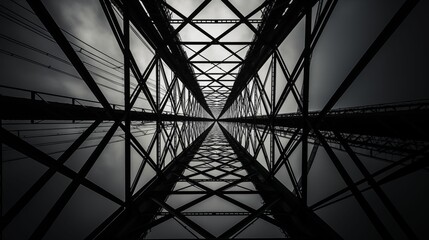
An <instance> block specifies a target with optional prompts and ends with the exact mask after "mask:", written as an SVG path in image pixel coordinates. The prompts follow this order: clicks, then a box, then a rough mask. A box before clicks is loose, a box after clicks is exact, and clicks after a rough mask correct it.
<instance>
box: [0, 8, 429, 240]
mask: <svg viewBox="0 0 429 240" xmlns="http://www.w3.org/2000/svg"><path fill="white" fill-rule="evenodd" d="M214 1H217V2H218V4H221V5H222V6H223V7H224V8H225V9H228V11H230V14H232V15H233V16H234V18H228V19H226V18H210V17H208V18H201V17H199V16H200V14H201V13H203V12H204V11H205V10H206V9H207V8H208V6H210V4H211V3H212V2H214ZM27 3H28V6H29V9H27V10H28V11H32V12H33V13H34V14H35V16H37V18H38V19H39V20H40V22H41V23H42V24H43V27H41V28H40V29H38V30H37V31H39V32H38V33H41V34H44V36H45V37H46V38H49V39H50V40H51V41H52V42H54V43H55V44H56V45H57V46H59V48H60V49H61V51H62V53H63V56H64V57H63V58H62V59H61V58H60V57H55V58H56V59H55V60H61V61H63V62H65V63H67V64H69V66H72V67H73V68H74V70H75V71H76V73H77V75H78V76H77V75H76V76H77V77H78V78H81V79H82V80H83V82H84V83H85V85H86V87H87V88H88V89H90V91H91V93H92V94H93V96H94V97H95V99H94V100H91V99H90V98H88V99H85V98H79V97H69V96H65V95H63V94H57V93H56V92H49V93H47V92H41V91H35V90H33V89H32V88H31V86H29V87H28V88H25V89H24V88H20V87H13V86H5V85H3V84H2V85H1V88H2V93H1V103H0V104H1V109H0V111H1V123H2V128H1V134H0V136H1V146H2V169H3V170H2V171H4V169H5V168H4V166H5V165H6V164H9V162H13V161H16V160H20V159H21V160H22V159H27V160H28V159H30V160H28V161H35V162H37V163H38V164H41V165H43V166H44V167H45V171H44V172H43V173H41V174H40V176H39V177H38V178H36V179H34V181H32V184H31V186H29V187H28V188H27V189H26V190H25V191H24V192H23V193H22V194H21V195H20V196H19V197H18V198H17V199H16V201H14V202H13V204H11V206H9V207H8V208H7V209H3V215H2V231H6V230H7V229H8V227H10V225H12V224H13V223H14V221H15V222H16V221H17V220H16V219H18V218H19V216H20V214H22V212H24V211H26V210H25V209H26V208H27V207H28V206H32V205H31V204H32V202H33V201H35V200H34V199H36V198H37V196H38V195H39V194H40V192H42V191H43V189H45V188H46V186H47V185H48V184H49V183H51V182H52V181H53V179H56V178H55V177H56V176H58V175H61V177H64V178H66V179H67V181H66V183H65V184H64V186H63V187H62V188H60V190H58V191H60V193H59V194H58V196H57V197H56V198H55V200H51V201H53V203H52V204H51V205H50V206H49V208H48V210H46V212H44V213H43V214H42V215H41V217H40V219H39V221H38V222H37V223H36V225H35V227H34V228H32V230H31V233H30V234H29V235H28V237H29V238H30V239H44V238H45V237H46V236H47V234H48V233H49V231H51V230H52V228H55V227H56V225H55V224H56V223H57V222H58V219H59V217H60V216H61V214H63V212H65V211H66V210H65V209H67V207H68V206H69V205H70V204H71V202H72V201H73V200H72V199H74V197H75V196H76V195H77V193H78V192H80V191H81V189H83V188H84V189H85V190H86V191H91V192H92V193H94V194H96V195H97V196H98V197H100V198H102V199H104V200H105V201H107V202H109V203H110V204H112V205H114V206H115V209H114V210H113V211H110V212H108V214H107V215H106V214H104V215H105V216H106V217H104V218H103V219H102V221H98V223H97V226H95V227H93V228H91V229H90V231H88V233H87V234H86V235H85V239H151V238H157V239H162V238H166V239H167V238H168V239H195V238H197V239H199V238H202V239H230V238H237V239H342V238H343V237H342V236H341V234H339V229H336V226H335V225H331V224H328V222H327V221H326V220H325V219H324V217H321V216H320V214H318V212H317V210H320V209H324V208H326V207H329V206H331V205H334V204H336V203H338V202H341V201H343V200H347V199H353V200H354V201H355V202H356V206H357V207H358V208H359V211H361V213H363V215H364V216H365V218H366V219H367V220H368V222H369V223H370V226H371V228H373V229H374V230H375V232H377V236H378V237H380V238H381V239H402V238H406V239H418V238H419V237H418V234H417V233H416V231H415V229H414V227H413V226H412V224H410V222H409V221H408V220H407V218H406V217H404V216H403V212H401V211H400V210H399V209H398V208H397V207H396V204H395V200H394V199H392V198H391V197H390V196H389V194H387V193H386V191H385V188H384V187H383V186H385V185H387V184H388V183H392V182H394V181H395V180H398V179H401V178H403V177H404V176H408V175H411V174H414V173H415V172H417V171H427V169H426V167H427V165H428V161H427V159H426V158H427V156H428V150H429V137H428V136H429V128H428V122H429V103H428V102H427V101H417V102H416V101H414V102H400V103H394V104H379V105H368V106H357V107H348V108H336V107H335V106H336V104H337V103H338V101H339V100H340V99H341V98H342V97H343V95H344V94H345V92H346V91H347V90H348V89H349V88H350V86H351V85H352V83H353V82H354V81H355V80H356V79H357V78H358V77H359V75H360V74H361V72H363V71H364V70H365V69H366V67H367V66H368V65H369V64H370V63H371V60H372V59H373V58H374V57H375V56H376V55H377V53H378V52H379V51H380V50H381V49H382V48H383V46H384V45H385V43H386V42H388V40H389V39H390V38H391V36H392V35H393V34H394V33H395V31H396V30H397V29H398V28H399V26H401V24H402V23H403V22H404V20H406V19H407V17H408V15H409V14H410V13H411V12H412V11H413V10H414V8H415V6H416V5H417V3H418V1H415V0H405V1H403V3H401V6H400V7H399V8H398V9H397V10H396V11H395V12H394V14H392V16H391V17H390V20H389V21H388V22H387V23H386V24H385V26H384V27H383V28H382V29H381V31H380V32H379V33H378V34H377V36H376V37H375V38H374V39H373V41H372V42H371V43H370V44H369V45H368V46H367V48H366V49H365V51H364V52H363V53H362V54H361V57H360V58H359V59H358V60H357V61H356V64H355V65H354V66H353V67H352V68H351V69H349V70H348V74H347V75H346V77H345V78H344V79H343V80H342V82H341V83H340V84H339V85H338V86H337V87H336V89H335V91H334V92H333V94H332V95H331V96H329V98H328V101H327V102H326V104H325V105H324V106H323V107H322V108H321V109H320V110H318V111H312V110H311V108H310V106H309V103H310V86H311V84H312V82H313V81H314V80H313V79H314V78H315V77H314V76H312V75H311V65H312V56H313V53H314V50H315V48H316V47H317V46H318V45H317V43H318V41H319V39H321V38H322V35H323V33H324V29H325V27H326V25H327V24H328V22H329V19H330V17H331V15H332V14H333V12H335V10H336V6H337V3H338V1H337V0H302V1H298V0H295V1H294V0H290V1H289V0H264V1H258V4H256V5H255V6H254V7H253V8H252V9H250V10H249V11H248V12H243V11H242V10H240V9H239V8H237V7H236V5H235V4H236V3H235V1H232V0H219V1H218V0H213V1H212V0H203V1H200V2H199V3H198V4H197V6H196V8H195V9H194V10H192V11H191V12H189V13H184V12H183V10H180V9H178V8H177V7H175V6H174V5H173V4H172V3H171V1H166V0H159V1H154V0H130V1H122V0H100V1H99V3H97V5H98V6H99V7H100V9H102V12H103V14H104V16H103V18H105V19H106V20H107V24H108V26H109V27H110V29H109V31H110V32H111V33H112V34H113V36H114V38H115V40H116V43H117V47H118V49H119V51H120V52H121V54H122V57H123V61H122V62H120V64H119V65H121V64H122V65H121V66H116V67H111V68H112V69H114V70H115V71H117V72H119V74H120V82H119V85H118V84H117V85H116V89H120V90H119V91H120V94H121V98H122V99H121V101H123V104H116V103H114V102H113V101H112V100H111V98H110V97H108V96H106V94H105V91H104V90H105V88H106V85H102V84H101V83H100V73H99V72H97V71H101V70H103V69H101V68H98V70H97V69H95V68H94V65H91V63H90V62H88V59H92V60H91V61H99V60H98V59H102V58H101V57H99V56H98V55H91V52H90V51H89V50H87V49H89V48H88V47H90V46H89V45H87V46H86V47H87V48H85V47H82V46H79V45H78V44H76V42H75V40H76V39H72V37H71V35H70V33H69V32H67V31H66V30H64V29H62V28H60V26H59V24H58V23H57V22H56V21H55V20H54V19H55V17H54V16H53V15H52V14H53V13H52V11H51V10H48V8H47V7H46V6H45V3H43V2H42V1H40V0H27ZM30 8H31V9H30ZM2 9H3V10H4V9H6V8H3V5H2ZM3 10H1V11H2V12H1V13H2V14H6V12H4V11H3ZM7 14H10V15H7V16H9V18H10V19H13V12H8V13H7ZM203 16H204V15H203ZM17 19H19V18H17ZM17 21H18V20H17ZM19 21H24V20H22V19H21V20H19ZM26 24H27V25H25V26H31V23H26ZM220 26H222V31H220V32H221V33H220V34H219V35H213V34H212V33H210V31H209V30H208V29H210V28H217V27H219V28H220ZM298 26H300V27H301V28H302V30H303V31H302V32H303V34H302V39H301V40H302V41H301V42H302V46H303V48H302V49H301V52H300V55H299V57H298V58H297V61H296V62H295V63H294V65H293V66H291V65H290V64H289V62H288V60H287V59H286V58H287V57H288V56H285V54H284V53H283V52H282V51H281V46H282V43H283V42H284V41H285V39H286V38H288V37H289V36H291V35H292V32H294V30H295V29H297V28H298ZM188 28H192V29H193V31H195V32H197V33H198V34H199V35H201V36H203V37H196V38H195V39H190V38H189V37H186V39H185V40H182V37H183V36H181V34H180V33H181V31H184V29H188ZM237 28H246V31H248V32H250V33H251V35H252V38H249V39H248V40H246V41H241V40H240V41H232V40H231V37H230V34H231V33H232V32H233V31H234V30H235V29H237ZM1 36H2V39H5V40H7V41H10V42H12V43H15V44H17V43H18V44H20V45H21V47H26V48H28V49H30V50H31V51H38V52H39V53H43V52H41V51H42V50H40V49H36V48H34V47H31V46H30V45H28V44H24V43H20V42H19V41H17V40H13V39H12V38H9V37H7V36H5V35H3V34H2V35H1ZM136 39H138V41H140V42H141V43H144V44H145V47H146V48H147V49H149V50H150V51H152V55H150V57H146V56H143V57H144V58H146V59H149V60H148V64H146V65H145V66H142V64H141V63H140V62H139V58H140V57H141V56H140V55H139V54H138V53H136V52H135V51H133V48H132V44H133V43H134V42H133V41H136ZM202 39H204V40H202ZM210 48H214V49H216V51H223V52H225V54H224V55H225V56H224V58H222V59H217V58H215V57H213V58H210V56H207V55H205V54H204V52H205V51H206V50H207V49H210ZM93 49H95V48H93ZM30 50H29V51H30ZM1 51H2V53H4V54H6V55H9V56H10V57H17V58H20V59H21V60H25V61H27V62H28V61H30V62H31V61H32V60H29V59H28V58H25V57H22V56H20V55H18V54H14V53H12V52H9V51H7V50H1ZM97 54H102V53H101V52H99V53H97ZM44 55H45V56H48V57H53V55H52V54H47V53H46V54H44ZM104 57H108V56H107V55H105V56H104ZM34 62H35V61H34V60H33V63H34ZM39 65H41V64H39ZM106 66H107V65H106ZM47 68H49V69H50V70H56V71H57V72H59V71H61V70H59V69H55V68H54V67H53V66H51V65H49V66H47ZM262 69H263V70H262ZM103 71H104V73H105V74H110V75H112V74H111V73H110V72H107V71H106V70H103ZM109 71H111V70H109ZM104 79H105V80H106V79H107V78H106V77H104ZM142 102H144V104H143V103H142ZM288 104H289V105H290V104H292V106H293V107H294V108H295V110H294V111H290V110H285V108H288V106H289V105H288ZM43 123H46V124H47V125H46V126H45V125H43ZM40 126H42V127H40ZM30 131H32V132H34V133H35V135H31V134H30V135H28V134H29V133H27V132H30ZM51 131H55V132H56V134H52V132H51ZM28 136H30V137H28ZM49 137H52V138H49ZM36 138H42V139H51V140H52V141H54V142H61V144H65V146H66V148H64V149H63V148H59V149H60V150H59V149H58V148H53V149H51V148H49V149H45V148H44V147H45V146H47V143H46V142H43V141H38V140H37V139H36ZM33 139H36V140H33ZM116 143H121V147H120V148H115V149H116V150H115V151H113V152H112V151H109V153H111V154H110V155H106V154H104V152H106V149H108V148H109V145H112V144H116ZM51 144H52V143H51ZM91 144H92V145H91ZM115 146H116V145H115ZM82 149H89V152H87V154H83V153H82V151H83V150H82ZM118 149H119V150H118ZM12 151H13V153H14V154H8V153H9V152H12ZM85 151H86V150H85ZM119 151H120V157H119V158H120V159H119V161H121V162H122V163H123V169H120V171H123V179H124V181H123V185H121V189H122V190H121V191H122V193H123V197H118V195H117V194H114V193H112V191H109V190H107V188H106V185H103V184H101V183H100V182H99V181H94V178H93V177H92V176H93V172H94V171H95V170H94V169H96V168H97V166H99V164H100V162H101V161H103V162H104V161H106V160H103V159H108V160H109V161H113V160H114V159H115V158H117V155H115V154H114V153H116V152H119ZM321 151H323V152H324V155H326V157H325V160H326V161H325V162H327V161H328V162H329V164H330V165H331V166H333V169H335V171H336V174H337V175H338V177H339V178H338V179H340V181H341V182H342V184H343V187H340V188H338V189H337V190H336V191H335V192H332V193H330V194H328V195H325V197H323V198H320V199H318V201H316V202H312V203H311V204H309V195H310V193H311V191H312V189H311V188H309V176H310V175H311V174H312V169H313V168H312V167H313V166H314V165H317V164H318V162H321V161H322V160H321V159H322V158H323V157H322V154H320V152H321ZM17 154H19V155H17ZM75 158H79V159H83V160H81V164H80V166H79V167H77V168H76V167H71V165H69V162H71V161H72V160H71V159H75ZM364 159H365V160H364ZM367 159H375V160H379V161H381V162H383V163H384V165H383V166H382V167H379V168H377V169H376V170H374V169H373V168H370V167H368V166H367V163H366V161H367ZM319 164H320V163H319ZM350 166H353V169H354V171H355V172H357V175H356V173H355V172H352V171H351V167H350ZM118 171H119V170H118ZM313 171H314V170H313ZM2 176H3V174H2ZM356 176H359V177H356ZM103 177H104V178H109V175H108V174H106V175H103ZM121 184H122V183H121ZM2 186H3V183H2ZM369 193H371V195H369ZM373 199H377V200H373ZM375 202H376V203H375ZM379 208H382V209H383V212H381V210H379ZM322 215H323V214H322ZM81 217H82V218H85V216H81ZM386 219H389V220H388V221H386ZM347 221H350V222H352V221H351V220H350V219H348V220H347ZM173 223H174V226H176V228H175V227H171V226H173V225H172V224H173ZM254 224H259V225H258V226H259V230H260V231H259V232H258V234H256V233H254V232H253V233H252V232H251V231H250V229H252V226H254ZM354 224H356V223H354ZM392 226H395V229H392ZM179 228H180V231H179V230H178V229H179ZM264 229H266V230H264ZM176 231H177V232H176ZM246 231H247V234H246ZM249 231H250V232H249ZM264 231H266V232H264ZM398 232H400V235H398ZM12 234H13V233H12ZM252 234H255V236H254V237H253V235H252ZM10 236H11V235H10V233H8V234H7V235H6V234H5V235H4V237H5V239H9V238H6V237H10Z"/></svg>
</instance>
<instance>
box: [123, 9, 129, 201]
mask: <svg viewBox="0 0 429 240" xmlns="http://www.w3.org/2000/svg"><path fill="white" fill-rule="evenodd" d="M123 20H124V105H125V141H124V143H125V203H126V204H127V205H128V204H129V203H130V200H131V192H130V189H131V188H130V186H131V141H130V135H131V121H130V111H131V109H130V20H129V14H128V4H127V2H124V12H123Z"/></svg>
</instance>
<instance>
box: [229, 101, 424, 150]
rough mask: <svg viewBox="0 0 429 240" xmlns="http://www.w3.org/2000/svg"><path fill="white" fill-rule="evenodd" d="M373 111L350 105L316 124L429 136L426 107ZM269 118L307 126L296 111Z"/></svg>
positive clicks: (313, 118)
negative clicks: (359, 109)
mask: <svg viewBox="0 0 429 240" xmlns="http://www.w3.org/2000/svg"><path fill="white" fill-rule="evenodd" d="M389 106H391V105H388V106H387V107H389ZM398 106H401V105H398ZM391 107H392V109H395V106H394V105H393V106H391ZM379 109H386V108H385V107H384V106H379ZM372 110H373V111H374V112H369V111H368V112H358V111H356V110H355V109H353V108H351V109H349V110H347V109H343V110H341V111H339V112H338V111H337V112H336V111H332V112H331V113H329V114H327V115H326V116H325V117H324V119H323V121H322V122H320V123H319V125H318V129H319V130H322V131H331V130H335V131H338V132H341V133H352V134H361V135H370V136H385V137H392V138H400V139H414V140H423V141H426V140H427V139H428V136H429V126H428V125H427V122H428V121H429V110H428V109H425V108H423V109H409V110H397V111H377V109H375V108H373V109H372ZM372 110H371V111H372ZM318 116H319V113H318V112H314V113H311V114H310V115H309V116H308V121H309V122H310V123H312V124H313V123H316V122H318V121H319V120H318V119H319V118H318ZM269 119H270V117H269V116H258V117H247V118H235V119H233V118H230V119H222V121H226V122H241V123H251V124H261V125H266V124H267V123H268V122H269ZM272 121H273V124H274V125H275V126H284V127H290V128H302V127H303V126H305V125H306V121H305V119H304V117H303V116H302V115H301V114H299V113H297V114H284V115H278V116H277V117H276V118H275V119H273V120H272ZM412 129H414V130H412Z"/></svg>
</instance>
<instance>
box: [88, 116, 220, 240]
mask: <svg viewBox="0 0 429 240" xmlns="http://www.w3.org/2000/svg"><path fill="white" fill-rule="evenodd" d="M212 127H213V124H212V125H211V126H210V127H208V128H207V130H205V131H204V132H203V133H202V134H201V135H200V136H199V137H198V138H196V139H195V141H194V142H193V143H192V144H191V145H189V147H187V148H186V149H185V150H183V152H182V153H181V154H179V155H178V156H177V157H176V158H175V159H173V160H172V164H170V165H169V166H167V167H166V168H165V169H164V170H163V172H162V174H161V176H159V177H157V178H155V179H152V182H151V183H150V184H149V185H148V187H147V188H145V189H144V190H141V191H140V192H139V193H137V194H136V195H135V197H134V198H133V201H132V203H131V204H130V206H129V208H128V209H126V210H124V211H122V212H121V213H119V214H116V216H117V217H116V218H115V219H114V220H113V221H112V220H111V219H107V220H108V221H110V222H106V223H103V224H102V225H103V226H105V227H104V228H103V229H100V228H97V230H98V232H93V233H92V234H91V236H94V239H100V240H101V239H140V237H141V236H144V235H145V234H146V230H147V229H144V228H142V227H144V226H146V225H148V224H149V223H151V222H152V221H154V220H155V217H156V216H157V214H158V211H159V209H160V205H159V203H161V202H165V201H166V199H167V197H168V196H169V195H170V194H171V191H172V190H173V188H174V186H175V185H176V183H177V181H179V179H180V178H181V175H182V173H183V171H184V170H185V169H186V166H187V165H188V163H189V161H190V160H191V159H192V158H193V156H194V155H195V153H196V152H197V151H198V149H199V148H200V146H201V144H202V143H203V141H204V139H205V138H206V137H207V135H208V133H209V132H210V130H211V129H212ZM154 199H156V201H154ZM118 211H120V210H118ZM142 213H144V214H142ZM199 230H200V231H201V232H203V230H201V229H199ZM203 234H205V233H203ZM91 239H92V238H91Z"/></svg>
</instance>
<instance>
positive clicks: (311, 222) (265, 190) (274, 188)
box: [221, 126, 341, 239]
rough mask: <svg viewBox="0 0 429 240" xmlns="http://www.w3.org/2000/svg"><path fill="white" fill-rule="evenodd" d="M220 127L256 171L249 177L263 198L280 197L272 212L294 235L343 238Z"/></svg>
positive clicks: (268, 199) (245, 163)
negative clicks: (271, 175)
mask: <svg viewBox="0 0 429 240" xmlns="http://www.w3.org/2000/svg"><path fill="white" fill-rule="evenodd" d="M221 129H222V132H223V134H224V135H225V137H226V138H227V140H228V142H229V144H230V145H231V147H232V148H233V149H234V151H235V153H236V154H237V156H238V159H239V160H240V161H241V162H242V163H243V166H244V167H245V169H246V171H247V172H248V174H254V176H253V177H251V178H250V179H251V181H252V183H253V184H254V185H255V187H256V189H257V190H259V191H261V197H262V198H263V199H264V201H265V202H267V203H270V202H273V201H275V200H276V199H277V198H279V199H280V200H278V202H277V203H275V204H274V205H273V206H272V207H271V212H272V214H273V216H274V218H275V219H277V220H278V221H279V222H280V223H281V224H282V226H283V227H284V229H285V230H286V232H287V233H288V234H289V235H290V236H291V237H293V238H295V237H296V238H303V239H307V238H310V239H311V238H324V239H341V237H340V236H339V235H338V234H337V233H336V232H335V231H333V230H332V229H331V228H330V227H329V226H328V225H327V224H326V223H324V222H323V221H322V220H321V219H320V218H319V217H318V216H317V215H316V214H315V213H313V212H312V211H311V210H310V209H308V208H307V207H306V206H305V204H303V202H301V200H300V199H298V198H297V197H296V196H295V195H293V193H292V192H290V191H289V190H288V189H287V188H286V187H284V185H283V184H281V183H280V182H279V181H278V180H277V179H275V178H272V177H270V174H269V172H268V171H267V170H266V169H265V168H264V167H263V166H262V165H260V163H258V162H257V161H256V160H255V159H254V158H253V157H252V156H251V155H250V154H249V153H248V152H247V150H246V149H244V148H243V147H242V146H241V145H240V143H238V142H237V141H236V140H235V139H234V138H233V137H232V136H231V134H230V133H229V132H228V131H227V130H226V129H225V128H223V127H222V126H221Z"/></svg>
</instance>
